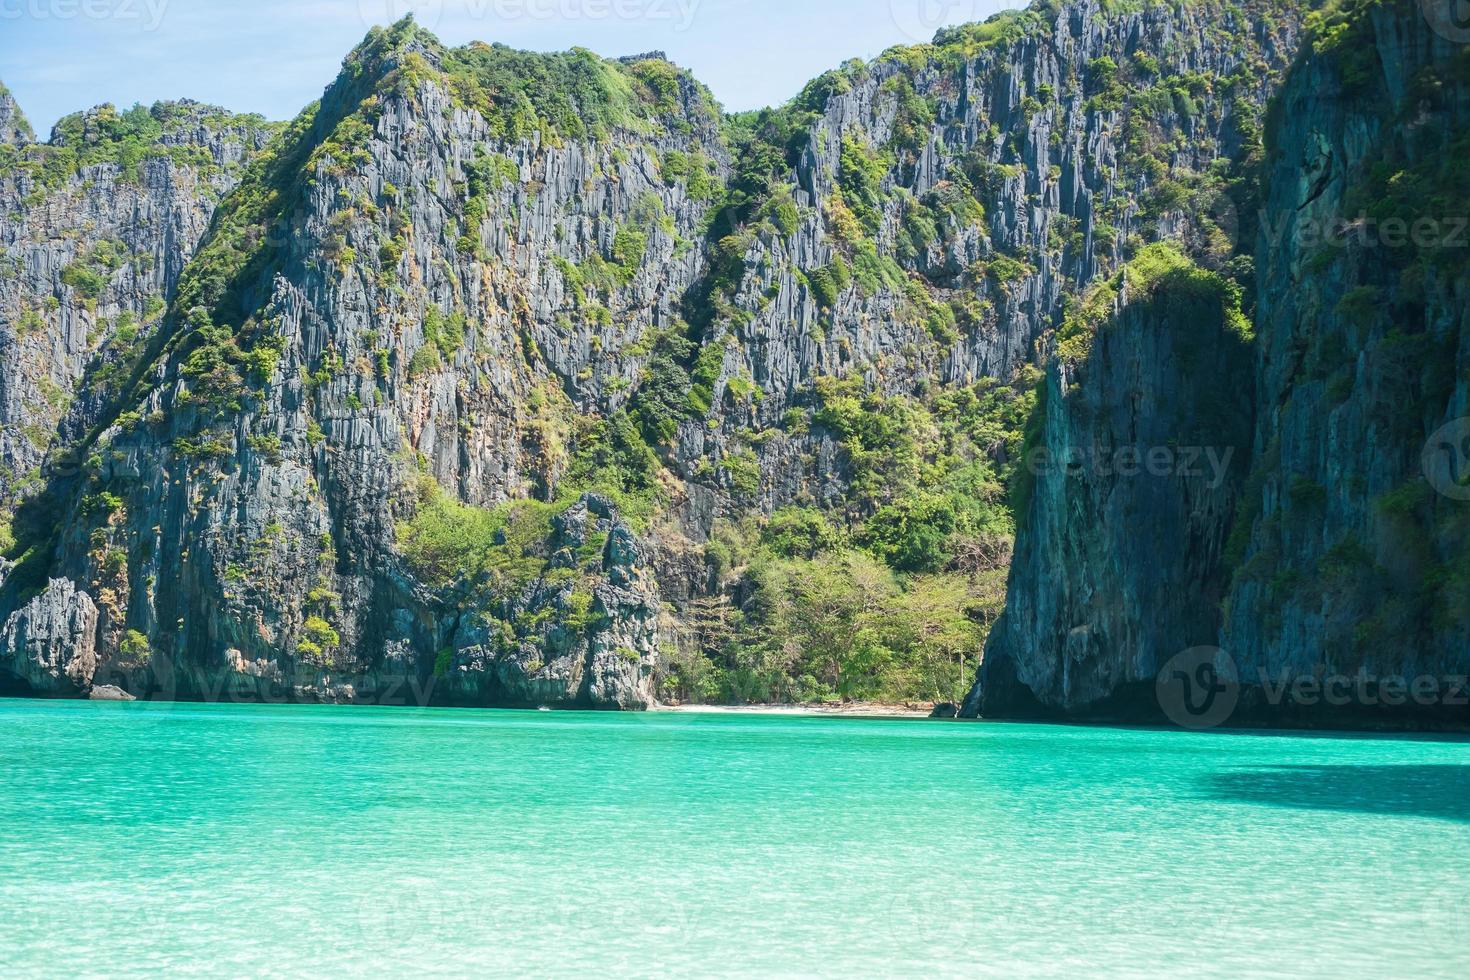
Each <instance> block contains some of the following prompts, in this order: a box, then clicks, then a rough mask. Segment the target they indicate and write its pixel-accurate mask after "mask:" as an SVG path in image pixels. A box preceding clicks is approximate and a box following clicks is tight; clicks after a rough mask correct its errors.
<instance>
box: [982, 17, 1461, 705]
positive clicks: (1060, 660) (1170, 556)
mask: <svg viewBox="0 0 1470 980" xmlns="http://www.w3.org/2000/svg"><path fill="white" fill-rule="evenodd" d="M1467 57H1470V56H1467V51H1466V48H1465V47H1464V46H1463V45H1459V44H1455V43H1452V42H1451V41H1450V40H1449V39H1448V37H1447V36H1446V35H1445V33H1444V32H1442V31H1436V30H1435V29H1434V28H1433V26H1432V25H1431V24H1430V23H1429V21H1427V20H1426V19H1425V17H1424V16H1423V15H1422V12H1421V10H1420V8H1419V5H1417V4H1412V3H1356V4H1345V5H1343V6H1342V7H1340V8H1337V9H1336V10H1334V11H1333V12H1331V13H1330V14H1328V15H1327V16H1325V17H1320V18H1318V19H1316V20H1315V21H1314V23H1313V25H1312V28H1311V31H1310V37H1309V40H1308V43H1307V45H1306V49H1305V50H1304V52H1303V55H1302V57H1301V59H1300V60H1299V62H1298V63H1297V64H1296V65H1295V66H1294V68H1293V69H1292V71H1291V72H1290V73H1289V75H1288V77H1287V79H1286V81H1285V83H1284V85H1283V87H1282V91H1281V93H1280V95H1279V96H1278V98H1277V100H1276V102H1275V104H1274V106H1273V109H1272V112H1271V114H1270V116H1269V119H1268V124H1267V147H1268V151H1267V155H1266V158H1265V161H1264V166H1263V195H1262V201H1263V209H1262V214H1261V220H1260V234H1259V244H1258V245H1257V246H1256V249H1255V251H1256V256H1257V265H1258V267H1259V273H1258V276H1257V278H1256V281H1255V283H1254V291H1255V294H1256V298H1255V300H1254V303H1251V302H1249V297H1248V303H1247V305H1248V306H1249V305H1254V306H1255V317H1254V318H1255V322H1256V324H1257V329H1258V331H1259V336H1258V339H1257V341H1256V344H1255V352H1254V359H1255V366H1254V370H1253V371H1252V372H1251V375H1252V377H1250V378H1247V376H1246V374H1245V372H1244V371H1243V370H1242V369H1241V367H1240V359H1239V356H1238V354H1233V353H1232V351H1233V350H1234V345H1233V344H1231V345H1230V349H1228V350H1217V351H1216V352H1215V355H1214V356H1212V357H1209V358H1206V359H1204V360H1202V361H1200V360H1193V359H1178V358H1174V357H1164V358H1160V356H1159V351H1160V347H1159V345H1160V337H1161V335H1162V336H1170V337H1173V336H1177V333H1176V332H1174V331H1171V330H1167V329H1163V330H1161V328H1164V327H1166V324H1165V323H1164V322H1161V321H1160V319H1159V318H1158V317H1157V316H1153V315H1140V313H1139V312H1137V311H1136V310H1135V308H1134V307H1133V305H1131V304H1127V305H1124V306H1122V307H1121V308H1120V311H1119V312H1118V313H1117V314H1116V315H1113V316H1110V317H1108V318H1106V319H1107V323H1106V326H1105V328H1104V329H1102V330H1101V331H1099V332H1098V334H1097V343H1096V344H1095V345H1094V347H1093V349H1092V352H1091V353H1090V355H1088V357H1087V358H1086V359H1085V360H1084V362H1083V364H1084V367H1083V374H1082V377H1081V378H1080V380H1079V381H1078V383H1077V386H1076V390H1075V391H1074V392H1072V393H1071V394H1065V393H1064V391H1063V389H1062V385H1063V384H1064V380H1063V379H1066V378H1067V373H1066V369H1065V366H1064V364H1063V366H1059V367H1058V368H1056V369H1054V371H1053V375H1052V380H1051V381H1050V382H1049V387H1048V398H1047V399H1046V403H1047V409H1046V412H1045V416H1044V418H1043V419H1041V421H1040V423H1039V425H1040V429H1041V431H1042V433H1043V435H1042V439H1043V441H1044V445H1045V446H1046V447H1047V448H1051V449H1056V450H1064V449H1066V448H1069V447H1072V446H1075V445H1077V444H1079V443H1080V444H1081V445H1082V446H1083V447H1084V448H1088V447H1093V446H1102V447H1105V448H1111V447H1114V446H1118V445H1135V446H1136V445H1139V444H1140V443H1139V440H1142V441H1143V442H1147V443H1149V444H1150V445H1154V446H1166V447H1173V446H1175V445H1177V444H1179V443H1181V442H1190V441H1193V439H1192V438H1191V439H1183V438H1181V437H1182V436H1184V434H1185V432H1186V431H1187V430H1190V429H1194V430H1198V429H1199V421H1200V420H1201V419H1202V418H1214V417H1216V415H1215V413H1214V412H1213V411H1211V412H1202V411H1201V408H1200V406H1199V405H1198V404H1194V403H1192V402H1191V400H1189V399H1184V400H1178V401H1172V402H1171V400H1170V399H1169V397H1168V396H1167V394H1166V393H1168V392H1177V391H1181V390H1183V391H1189V392H1191V393H1192V394H1193V395H1194V396H1195V397H1207V396H1209V395H1210V394H1211V393H1215V394H1218V395H1219V396H1221V397H1222V398H1228V399H1229V400H1231V401H1232V402H1238V401H1239V400H1240V397H1239V396H1240V395H1241V394H1243V393H1246V392H1253V393H1254V398H1253V402H1254V404H1253V405H1250V406H1243V407H1242V411H1243V412H1244V413H1245V414H1243V415H1241V416H1240V417H1241V418H1247V417H1250V416H1253V417H1254V436H1253V438H1252V439H1251V440H1249V441H1250V442H1251V443H1253V447H1252V450H1251V454H1250V456H1251V458H1250V462H1249V464H1248V472H1249V474H1250V475H1249V477H1248V478H1243V479H1241V478H1238V477H1237V475H1236V474H1237V472H1240V473H1243V472H1245V470H1240V471H1237V470H1234V469H1232V471H1231V477H1230V479H1228V480H1227V481H1226V482H1225V483H1223V484H1222V485H1221V486H1220V487H1219V488H1218V489H1216V490H1212V491H1210V492H1201V490H1200V488H1199V486H1198V485H1197V484H1191V483H1190V481H1185V480H1178V479H1173V478H1171V479H1167V480H1152V479H1148V478H1144V479H1138V480H1120V479H1118V478H1117V477H1116V475H1111V474H1109V475H1104V474H1099V473H1097V472H1096V470H1095V469H1094V470H1093V471H1090V472H1089V471H1085V470H1084V471H1082V472H1076V473H1073V472H1068V473H1065V474H1063V473H1052V474H1049V475H1048V476H1046V477H1043V478H1039V479H1038V480H1037V490H1036V492H1035V493H1034V494H1033V495H1032V497H1031V503H1030V508H1029V512H1028V513H1026V514H1025V515H1024V516H1023V518H1022V519H1021V521H1020V539H1019V541H1018V545H1017V561H1016V563H1015V565H1014V566H1013V570H1012V576H1011V591H1010V594H1009V599H1008V605H1007V610H1006V613H1005V616H1004V617H1003V619H1002V621H1001V623H1000V624H999V625H998V627H997V629H996V630H995V632H994V633H993V634H992V638H991V641H990V643H989V646H988V647H987V650H986V653H985V658H984V664H983V666H982V668H981V671H980V677H979V682H978V684H977V687H976V690H975V692H974V693H973V694H972V696H971V700H970V703H969V705H968V706H967V707H968V709H969V711H970V712H971V713H977V712H978V713H985V714H993V715H1003V714H1010V713H1023V714H1024V713H1032V712H1036V711H1038V710H1042V709H1045V710H1050V711H1054V712H1059V713H1064V714H1071V715H1080V716H1098V715H1113V716H1117V715H1129V716H1133V717H1139V716H1151V715H1155V714H1157V713H1158V708H1159V702H1158V701H1157V700H1155V698H1154V692H1153V690H1152V689H1151V688H1152V687H1153V683H1154V679H1155V677H1156V676H1157V675H1158V672H1159V668H1160V666H1161V665H1163V664H1164V662H1165V661H1167V660H1169V659H1170V658H1171V657H1174V656H1175V655H1176V654H1180V653H1181V652H1183V651H1186V650H1187V649H1189V648H1192V647H1198V646H1200V645H1211V646H1215V645H1218V647H1219V648H1220V649H1221V650H1222V654H1221V655H1219V656H1218V657H1217V658H1216V659H1217V660H1220V661H1223V660H1228V661H1229V663H1230V664H1231V667H1232V673H1233V674H1236V675H1238V679H1239V684H1240V687H1241V691H1240V693H1239V698H1240V702H1241V710H1240V712H1239V713H1238V715H1237V717H1240V718H1249V717H1255V718H1258V719H1262V720H1272V721H1277V722H1283V721H1284V722H1294V721H1302V720H1314V721H1331V722H1336V723H1344V722H1349V721H1355V720H1375V721H1382V720H1399V721H1401V720H1405V719H1409V720H1413V721H1424V720H1445V719H1447V720H1452V721H1453V720H1456V719H1458V722H1459V723H1461V724H1463V723H1464V722H1465V720H1466V717H1465V714H1464V708H1463V707H1456V705H1455V704H1454V702H1455V701H1457V700H1459V695H1458V693H1457V686H1456V684H1455V681H1454V678H1456V677H1457V676H1458V675H1463V674H1464V672H1465V669H1466V666H1467V661H1466V651H1467V650H1470V643H1467V639H1470V637H1467V634H1466V630H1467V628H1470V616H1467V612H1470V605H1467V601H1466V597H1467V595H1470V593H1467V592H1466V583H1467V581H1470V578H1467V574H1466V566H1465V564H1464V558H1463V556H1464V553H1465V552H1464V546H1465V543H1466V542H1465V533H1466V528H1467V524H1466V520H1467V517H1470V512H1467V511H1466V510H1465V506H1466V505H1465V499H1466V497H1467V496H1470V495H1467V494H1466V493H1465V492H1464V490H1463V472H1462V468H1463V461H1464V458H1465V448H1466V447H1465V446H1464V445H1462V443H1463V437H1464V426H1463V416H1465V414H1466V370H1465V369H1466V358H1467V347H1466V333H1465V329H1466V313H1465V310H1466V305H1465V288H1466V278H1465V277H1466V270H1467V268H1470V266H1467V264H1466V252H1465V248H1466V245H1467V243H1466V241H1465V239H1464V237H1463V234H1461V233H1462V232H1463V229H1464V227H1465V215H1466V212H1465V207H1464V200H1465V196H1464V192H1465V189H1466V185H1465V171H1464V168H1463V167H1459V166H1458V165H1456V164H1454V163H1451V162H1450V161H1452V160H1453V159H1455V156H1456V153H1457V152H1458V151H1457V150H1456V149H1455V147H1456V145H1459V144H1463V142H1464V132H1465V128H1464V126H1465V113H1466V112H1467V111H1470V92H1467V91H1466V88H1465V86H1466V82H1467V79H1470V76H1467V74H1466V69H1467V65H1470V61H1467ZM1461 148H1463V146H1461ZM1457 236H1458V237H1457ZM1191 321H1192V327H1193V329H1192V334H1193V336H1194V338H1195V339H1200V338H1205V342H1206V343H1207V344H1208V343H1215V342H1217V341H1215V340H1214V339H1213V338H1216V337H1218V336H1221V334H1220V331H1219V329H1218V317H1212V316H1208V315H1206V314H1205V313H1204V312H1203V311H1197V313H1196V314H1195V315H1194V316H1193V317H1192V318H1191ZM1206 349H1208V347H1207V348H1206ZM1112 364H1122V365H1126V366H1127V367H1128V369H1129V370H1130V371H1134V372H1137V373H1136V374H1129V375H1125V376H1119V375H1118V373H1117V371H1116V370H1115V369H1113V370H1110V367H1109V366H1110V365H1112ZM1232 394H1233V395H1234V396H1235V397H1233V398H1231V397H1230V396H1231V395H1232ZM1059 402H1061V403H1062V404H1058V403H1059ZM1120 409H1123V410H1125V411H1127V412H1130V413H1131V412H1134V411H1137V415H1136V416H1132V417H1130V416H1129V415H1124V416H1123V419H1124V420H1125V421H1124V423H1123V424H1120V417H1119V412H1120ZM1456 420H1459V421H1458V422H1457V421H1456ZM1200 436H1201V438H1203V439H1205V440H1206V442H1207V444H1213V445H1215V446H1221V447H1231V448H1236V447H1243V445H1244V441H1243V440H1240V439H1238V438H1237V437H1236V436H1235V434H1234V426H1233V423H1232V426H1231V429H1230V431H1229V432H1228V433H1225V432H1211V431H1210V430H1209V429H1208V427H1206V428H1205V430H1204V431H1203V432H1201V433H1200ZM1227 536H1228V539H1229V540H1228V543H1227ZM1139 542H1145V546H1144V547H1141V548H1134V547H1131V546H1130V545H1131V544H1136V543H1139ZM1222 545H1223V547H1222ZM1426 677H1428V678H1431V679H1433V680H1434V681H1435V682H1436V683H1437V685H1438V687H1437V696H1435V697H1430V698H1427V699H1425V700H1422V701H1418V702H1414V701H1411V700H1409V699H1408V698H1406V697H1404V696H1403V692H1402V690H1400V691H1399V693H1398V694H1397V695H1394V696H1395V697H1396V698H1397V704H1395V703H1394V701H1392V700H1387V699H1385V698H1384V697H1383V696H1382V695H1383V692H1384V691H1387V690H1389V689H1390V686H1392V685H1400V686H1402V685H1404V684H1405V683H1408V684H1412V683H1413V682H1414V681H1415V680H1418V679H1421V678H1426ZM1334 678H1348V679H1351V680H1352V682H1353V687H1352V689H1351V693H1350V694H1349V695H1348V696H1347V697H1346V699H1341V698H1340V699H1339V700H1338V701H1336V702H1332V701H1330V700H1326V699H1324V698H1323V697H1322V696H1321V695H1320V694H1315V693H1312V692H1311V689H1310V685H1312V684H1315V685H1319V687H1318V690H1320V685H1322V684H1323V682H1324V681H1327V680H1328V679H1334ZM1359 679H1361V681H1362V683H1361V686H1359V685H1358V684H1357V681H1358V680H1359ZM1283 680H1284V681H1285V682H1286V684H1287V685H1295V684H1296V683H1297V682H1306V683H1307V684H1308V685H1309V688H1308V694H1307V695H1306V696H1305V697H1302V696H1300V695H1293V696H1286V697H1283V694H1282V687H1281V685H1282V682H1283ZM1344 690H1348V688H1346V687H1344ZM1232 696H1234V694H1233V692H1232ZM1385 702H1386V703H1385ZM1385 709H1387V710H1385Z"/></svg>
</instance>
